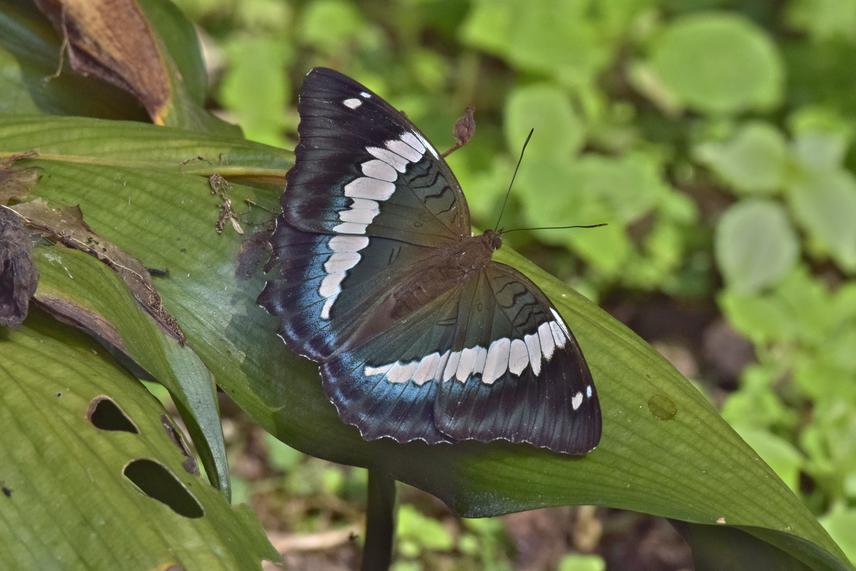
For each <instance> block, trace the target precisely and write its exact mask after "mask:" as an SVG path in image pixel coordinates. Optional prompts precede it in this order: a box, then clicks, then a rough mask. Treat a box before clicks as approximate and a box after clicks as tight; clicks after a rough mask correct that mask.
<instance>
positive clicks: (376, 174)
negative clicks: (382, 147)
mask: <svg viewBox="0 0 856 571" xmlns="http://www.w3.org/2000/svg"><path fill="white" fill-rule="evenodd" d="M361 167H362V169H363V174H364V175H366V176H370V177H372V178H376V179H379V180H385V181H387V182H395V179H397V178H398V175H397V174H396V172H395V169H394V168H392V167H391V166H389V165H388V164H386V163H385V162H383V161H382V160H380V159H372V160H370V161H366V162H364V163H363V164H362V165H361Z"/></svg>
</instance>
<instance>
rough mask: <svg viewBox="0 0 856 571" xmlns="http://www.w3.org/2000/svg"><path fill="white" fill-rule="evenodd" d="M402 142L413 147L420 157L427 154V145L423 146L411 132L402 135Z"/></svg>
mask: <svg viewBox="0 0 856 571" xmlns="http://www.w3.org/2000/svg"><path fill="white" fill-rule="evenodd" d="M401 140H402V141H404V142H405V143H407V144H408V145H410V146H411V147H413V149H414V150H415V151H416V152H417V153H419V156H422V155H424V154H425V145H423V144H422V141H420V140H419V139H418V138H417V137H416V135H414V134H413V133H411V132H410V131H405V132H403V133H402V134H401Z"/></svg>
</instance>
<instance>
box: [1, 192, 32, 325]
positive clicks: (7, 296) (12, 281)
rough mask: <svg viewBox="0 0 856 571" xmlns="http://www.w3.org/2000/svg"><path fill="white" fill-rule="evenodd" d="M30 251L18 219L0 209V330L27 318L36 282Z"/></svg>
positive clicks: (30, 241)
mask: <svg viewBox="0 0 856 571" xmlns="http://www.w3.org/2000/svg"><path fill="white" fill-rule="evenodd" d="M32 248H33V243H32V240H31V239H30V234H29V232H27V230H26V228H24V226H23V224H21V221H20V220H19V219H18V217H17V216H16V215H15V214H14V213H13V212H11V211H9V210H8V209H7V208H6V207H3V208H0V326H6V327H17V326H18V325H20V324H21V323H22V322H23V321H24V319H25V318H26V317H27V311H28V310H29V307H30V298H32V297H33V294H34V293H35V292H36V286H37V285H38V282H39V274H38V271H37V270H36V267H35V265H34V264H33V252H32Z"/></svg>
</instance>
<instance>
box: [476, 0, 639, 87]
mask: <svg viewBox="0 0 856 571" xmlns="http://www.w3.org/2000/svg"><path fill="white" fill-rule="evenodd" d="M651 4H652V2H649V1H647V0H627V1H621V2H619V1H617V0H616V1H614V2H610V3H608V4H604V3H600V2H596V1H592V0H543V1H540V2H530V3H526V4H521V3H519V2H514V1H511V0H502V1H497V0H479V1H477V2H475V3H474V6H473V7H472V9H471V11H470V13H469V15H468V16H467V19H466V21H465V22H464V24H463V26H462V27H461V36H462V39H463V40H464V41H465V42H466V43H468V44H470V45H472V46H475V47H477V48H480V49H483V50H485V51H488V52H490V53H493V54H495V55H498V56H500V57H502V58H504V59H505V60H506V61H508V62H509V63H510V64H511V65H513V66H514V67H516V68H518V69H521V70H524V71H534V72H539V73H544V74H549V75H552V76H554V77H556V78H557V79H558V80H559V81H560V82H561V83H564V84H566V85H572V86H584V85H586V84H588V83H590V82H591V81H592V80H593V78H594V77H595V75H596V74H597V73H598V72H600V71H602V70H603V69H604V68H605V67H606V66H607V65H608V64H609V62H610V60H611V58H612V57H613V54H614V52H615V50H616V47H617V46H616V44H617V42H616V41H615V39H616V38H619V37H621V36H622V35H623V34H624V33H625V32H626V29H627V28H628V27H629V26H630V24H631V23H632V22H633V21H634V19H635V18H636V17H637V16H638V15H639V14H640V13H642V12H643V11H644V10H645V8H647V7H648V6H649V5H651Z"/></svg>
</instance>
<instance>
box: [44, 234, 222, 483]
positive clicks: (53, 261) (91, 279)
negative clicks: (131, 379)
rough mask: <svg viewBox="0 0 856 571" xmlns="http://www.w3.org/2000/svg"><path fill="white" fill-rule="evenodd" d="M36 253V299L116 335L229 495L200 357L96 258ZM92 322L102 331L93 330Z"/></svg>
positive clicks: (212, 395) (212, 397) (48, 250)
mask: <svg viewBox="0 0 856 571" xmlns="http://www.w3.org/2000/svg"><path fill="white" fill-rule="evenodd" d="M35 256H36V260H37V264H38V267H39V288H38V290H37V291H36V300H38V301H40V302H41V303H42V304H44V305H47V306H49V307H51V308H60V307H61V308H63V311H64V312H63V315H62V316H61V317H62V318H63V319H65V320H74V322H75V323H76V324H78V325H79V326H81V327H82V328H84V329H86V330H88V332H89V333H90V334H95V335H96V336H101V335H103V334H104V333H105V332H110V333H114V332H115V333H116V334H118V336H119V342H120V343H121V346H116V347H115V349H116V350H119V351H121V352H123V353H125V354H127V355H128V356H129V357H130V358H132V359H133V360H134V361H135V362H136V364H138V365H139V366H140V367H142V369H143V370H144V371H146V372H147V373H148V374H150V375H152V376H153V377H154V378H155V379H157V380H158V381H159V382H160V383H161V384H163V385H164V386H165V387H166V388H167V389H169V391H170V394H171V395H172V398H173V401H174V402H175V403H176V405H177V407H178V409H179V411H180V412H181V413H182V418H183V419H184V421H185V423H186V424H187V427H188V430H189V431H190V433H191V436H192V437H193V441H194V442H195V443H196V445H197V447H198V448H199V453H200V456H201V457H202V461H203V464H204V465H205V470H206V472H207V473H208V475H209V476H210V478H211V481H212V483H213V484H214V485H217V486H219V487H220V488H221V489H223V490H224V491H225V492H226V495H227V497H228V491H229V466H228V461H227V459H226V447H225V445H224V443H223V431H222V429H221V427H220V415H219V410H218V406H217V394H216V387H215V386H214V379H213V378H212V376H211V373H210V372H209V371H208V369H206V368H205V365H204V364H203V363H202V362H201V361H200V360H199V357H197V356H196V355H195V354H194V353H193V351H192V350H191V349H190V348H189V347H186V346H185V347H182V346H181V345H180V344H179V342H178V341H177V340H176V339H174V338H173V337H171V336H170V335H168V334H167V333H166V332H165V331H163V330H162V329H161V328H160V327H159V326H158V325H157V323H155V322H154V320H152V319H151V318H150V316H148V315H147V314H146V313H145V312H144V311H143V310H142V308H140V306H139V305H138V304H137V302H136V301H135V300H134V298H133V297H132V296H131V294H130V292H129V291H128V288H127V286H126V285H125V284H124V282H122V280H121V279H120V278H119V277H118V276H117V275H116V273H115V272H114V271H113V270H112V269H110V268H108V267H107V266H106V265H105V264H103V263H102V262H100V261H98V260H96V259H95V258H94V257H93V256H90V255H88V254H85V253H83V252H80V251H76V250H70V249H68V248H64V247H61V246H57V247H41V248H38V249H37V250H36V252H35ZM93 324H98V329H95V330H94V331H93V330H92V325H93ZM102 339H103V340H104V342H105V343H107V344H112V343H114V342H115V341H116V340H115V339H111V338H109V337H107V336H104V337H102Z"/></svg>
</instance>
